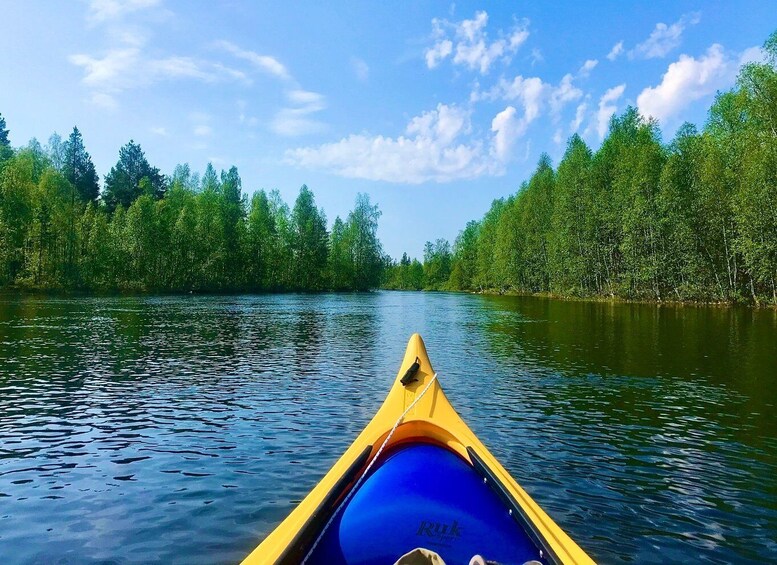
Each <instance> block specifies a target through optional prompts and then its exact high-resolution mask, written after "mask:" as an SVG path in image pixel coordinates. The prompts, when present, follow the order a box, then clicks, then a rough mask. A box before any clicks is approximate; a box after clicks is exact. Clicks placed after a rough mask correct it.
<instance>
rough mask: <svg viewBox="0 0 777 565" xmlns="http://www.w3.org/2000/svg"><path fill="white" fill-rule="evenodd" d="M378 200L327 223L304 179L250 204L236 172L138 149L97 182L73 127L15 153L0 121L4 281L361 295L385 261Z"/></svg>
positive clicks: (0, 274) (0, 271)
mask: <svg viewBox="0 0 777 565" xmlns="http://www.w3.org/2000/svg"><path fill="white" fill-rule="evenodd" d="M379 217H380V211H379V210H378V207H377V206H375V205H373V204H371V203H370V200H369V197H368V196H367V195H362V194H360V195H358V196H357V199H356V204H355V207H354V209H353V211H352V212H351V213H350V214H349V215H348V217H347V218H346V219H345V220H342V219H340V218H339V217H338V218H337V219H336V220H335V222H334V225H333V227H332V230H331V232H330V231H328V230H327V221H326V216H325V215H324V211H323V210H321V209H319V208H317V207H316V204H315V200H314V197H313V193H312V192H311V191H310V190H309V189H308V188H307V187H306V186H302V188H301V190H300V192H299V196H298V197H297V199H296V201H295V202H294V206H293V207H292V208H289V206H288V205H287V204H286V203H284V201H283V200H282V199H281V197H280V194H279V193H278V192H277V191H272V192H269V193H267V192H265V191H264V190H261V191H259V192H256V193H255V194H254V195H253V197H252V198H251V200H250V202H249V201H248V200H247V198H246V196H245V195H244V194H243V192H242V184H241V179H240V175H239V174H238V171H237V169H236V168H235V167H232V168H230V169H229V170H228V171H221V173H220V174H217V173H216V170H215V169H214V168H213V166H212V165H211V164H208V166H207V168H206V169H205V173H204V174H203V175H202V177H200V176H199V175H198V174H196V173H192V171H191V170H190V168H189V166H188V165H178V166H177V167H176V168H175V171H174V172H173V174H172V175H171V176H169V177H168V176H166V175H163V174H162V173H160V171H159V169H157V168H156V167H152V166H151V165H150V164H149V163H148V161H147V159H146V157H145V155H144V153H143V151H142V149H141V147H140V145H138V144H136V143H134V142H133V141H130V142H129V143H128V144H127V145H125V146H124V147H122V148H121V151H120V153H119V159H118V162H117V163H116V165H115V166H114V167H113V168H112V169H111V171H110V172H109V174H108V175H107V176H106V177H105V182H104V187H103V190H102V191H101V190H100V186H99V177H98V175H97V173H96V171H95V167H94V165H93V163H92V160H91V157H90V155H89V153H88V152H87V151H86V149H85V147H84V143H83V139H82V137H81V134H80V132H79V131H78V129H77V128H74V129H73V132H72V134H71V135H70V136H69V138H68V139H67V140H65V141H63V140H62V139H61V138H60V137H59V136H57V135H56V134H55V135H53V136H52V137H51V139H50V140H49V143H48V145H47V146H46V147H45V148H44V147H42V146H41V145H40V143H38V142H37V141H35V140H33V141H31V142H30V144H29V145H28V146H27V147H24V148H21V149H13V148H12V147H11V145H10V142H9V139H8V130H7V129H6V123H5V120H4V119H3V117H2V116H0V288H2V287H9V286H13V287H24V288H35V289H83V290H137V291H290V290H302V291H317V290H329V289H331V290H366V289H370V288H375V287H377V286H378V285H379V283H380V279H381V272H382V269H383V265H384V264H385V259H384V258H383V251H382V248H381V244H380V241H379V240H378V237H377V228H378V218H379Z"/></svg>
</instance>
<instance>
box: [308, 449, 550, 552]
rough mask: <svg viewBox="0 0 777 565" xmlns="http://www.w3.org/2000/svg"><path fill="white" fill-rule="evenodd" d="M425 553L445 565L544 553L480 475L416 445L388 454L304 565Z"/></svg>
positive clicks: (455, 458) (453, 456) (439, 452)
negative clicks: (417, 550)
mask: <svg viewBox="0 0 777 565" xmlns="http://www.w3.org/2000/svg"><path fill="white" fill-rule="evenodd" d="M417 547H424V548H426V549H430V550H432V551H435V552H436V553H438V554H439V555H440V557H442V558H443V560H445V562H446V563H469V560H470V558H471V557H472V556H473V555H476V554H479V555H482V556H483V557H484V558H485V559H487V560H490V561H496V562H498V563H502V564H505V565H509V564H511V563H525V562H527V561H530V560H533V559H534V560H539V559H540V555H541V552H540V550H539V548H537V547H536V546H535V545H534V543H533V542H532V541H531V539H530V538H529V537H528V535H527V534H526V533H525V532H524V531H523V530H522V529H521V528H520V526H519V525H518V524H517V523H516V521H515V520H514V519H513V517H512V516H511V515H510V512H509V510H508V509H507V508H506V507H505V506H504V505H503V504H502V502H501V501H500V500H499V498H498V497H497V495H496V494H495V493H494V492H493V491H492V490H491V488H490V487H489V486H487V485H486V484H485V483H484V481H483V477H481V476H480V475H479V474H478V473H477V472H476V471H475V469H474V468H473V467H472V466H471V465H470V464H469V463H467V462H465V461H463V460H462V459H461V458H460V457H459V456H458V455H456V454H454V453H453V452H451V451H449V450H447V449H445V448H443V447H439V446H437V445H430V444H413V445H409V446H402V447H399V448H397V449H396V450H395V451H394V452H393V453H391V454H389V455H388V456H387V457H386V459H385V460H384V461H383V462H382V463H381V464H380V465H379V466H378V468H377V470H375V471H374V472H373V473H372V474H371V475H370V476H369V477H367V478H366V479H365V480H364V482H363V483H362V484H361V486H360V487H359V490H358V491H357V492H356V493H355V494H354V495H353V497H352V498H351V499H350V500H349V501H348V503H347V505H346V506H345V507H343V508H340V509H339V512H338V513H337V515H336V517H335V519H334V520H333V521H332V524H331V525H330V527H329V529H328V530H327V531H326V533H325V535H324V537H323V538H322V539H321V541H320V543H319V545H318V546H317V547H316V550H315V551H314V552H313V554H312V555H311V556H310V558H309V561H308V562H309V563H321V564H325V563H326V564H329V563H331V564H336V563H362V564H365V565H367V564H376V565H377V564H382V565H385V564H387V563H394V562H395V561H396V560H397V559H398V558H399V557H400V556H402V555H403V554H405V553H407V552H409V551H410V550H412V549H414V548H417Z"/></svg>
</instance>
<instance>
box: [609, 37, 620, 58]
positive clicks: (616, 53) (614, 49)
mask: <svg viewBox="0 0 777 565" xmlns="http://www.w3.org/2000/svg"><path fill="white" fill-rule="evenodd" d="M621 53H623V41H619V42H618V43H616V44H615V45H613V46H612V49H610V52H609V53H607V58H608V59H609V60H610V61H614V60H615V59H617V58H618V56H619V55H620V54H621Z"/></svg>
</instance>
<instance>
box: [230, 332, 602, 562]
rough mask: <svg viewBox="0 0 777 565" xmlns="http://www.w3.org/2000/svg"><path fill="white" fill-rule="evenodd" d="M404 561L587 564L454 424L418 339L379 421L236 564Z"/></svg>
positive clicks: (501, 469)
mask: <svg viewBox="0 0 777 565" xmlns="http://www.w3.org/2000/svg"><path fill="white" fill-rule="evenodd" d="M414 550H415V552H414ZM408 554H410V555H414V556H416V557H417V556H418V555H421V554H422V555H427V556H432V557H428V559H429V562H430V563H431V562H434V563H440V562H444V563H446V564H447V565H451V564H453V563H465V564H466V563H470V560H473V561H472V562H473V563H480V562H484V563H488V562H495V563H499V564H500V565H508V564H513V563H515V564H524V563H529V562H539V563H593V560H592V559H591V558H590V557H588V555H586V553H585V552H584V551H583V550H582V549H581V548H580V547H579V546H578V545H577V544H576V543H575V542H574V541H573V540H572V539H571V538H570V537H569V536H568V535H567V534H566V533H564V531H563V530H562V529H561V528H560V527H559V526H558V525H557V524H556V523H555V522H554V521H553V520H552V519H551V518H550V517H549V516H548V515H547V514H546V513H545V512H544V511H543V510H542V508H540V507H539V506H538V505H537V503H536V502H534V500H532V499H531V497H530V496H529V495H528V494H527V493H526V491H524V490H523V489H522V488H521V487H520V486H519V485H518V483H516V482H515V480H513V478H512V477H511V476H510V475H509V474H508V472H507V471H506V470H505V469H504V467H502V465H500V464H499V462H498V461H497V460H496V458H495V457H494V456H493V455H491V453H490V452H489V451H488V449H486V447H485V446H484V445H483V444H482V443H481V442H480V440H478V438H477V437H476V436H475V434H474V433H473V432H472V430H470V429H469V427H467V425H466V424H465V423H464V421H463V420H462V419H461V417H460V416H459V415H458V414H457V413H456V411H455V410H454V409H453V406H451V404H450V403H449V402H448V399H447V398H446V397H445V393H444V392H443V390H442V388H441V387H440V384H439V382H438V380H437V375H436V373H435V372H434V370H433V369H432V365H431V363H430V362H429V357H428V356H427V353H426V347H425V345H424V342H423V340H422V339H421V336H419V335H418V334H414V335H413V336H412V337H411V338H410V341H409V343H408V345H407V351H406V352H405V358H404V361H403V362H402V366H401V367H400V370H399V373H398V375H397V380H396V382H395V383H394V385H393V386H392V387H391V390H390V391H389V393H388V396H387V397H386V400H385V401H384V402H383V405H382V406H381V408H380V409H379V410H378V412H377V414H375V416H374V417H373V419H372V420H371V421H370V423H369V424H367V427H366V428H364V430H363V431H362V433H361V434H359V436H358V437H357V438H356V440H354V442H353V443H352V444H351V446H350V447H349V448H348V450H347V451H346V452H345V453H344V454H343V456H342V457H341V458H340V459H339V460H338V461H337V463H335V464H334V466H333V467H332V468H331V469H330V470H329V472H328V473H327V474H326V476H324V478H323V479H321V481H320V482H319V483H318V484H317V485H316V486H315V487H314V488H313V490H312V491H311V492H310V494H308V495H307V496H306V497H305V499H304V500H303V501H302V502H301V503H300V504H299V506H297V507H296V508H295V509H294V510H293V511H292V512H291V514H289V516H288V517H287V518H286V519H285V520H284V521H283V522H282V523H281V524H280V525H279V526H278V527H277V528H275V530H274V531H273V532H272V533H270V535H269V536H267V538H266V539H265V540H264V541H263V542H262V543H261V544H260V545H259V546H258V547H257V548H256V549H255V550H254V551H253V552H251V554H250V555H248V557H246V559H245V560H244V561H243V563H244V564H258V563H311V564H312V563H325V564H336V563H349V564H351V563H359V564H373V563H374V564H378V563H380V564H382V565H390V564H392V563H396V562H397V561H399V560H400V558H402V556H408ZM434 556H436V557H434ZM475 556H480V557H479V558H476V557H475ZM404 559H405V560H406V561H402V562H412V558H411V557H405V558H404ZM432 559H436V561H432ZM476 559H480V561H477V560H476Z"/></svg>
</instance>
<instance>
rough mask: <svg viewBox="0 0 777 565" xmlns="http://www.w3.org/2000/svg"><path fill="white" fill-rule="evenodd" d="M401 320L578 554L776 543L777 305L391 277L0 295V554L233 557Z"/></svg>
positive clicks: (380, 377) (366, 401)
mask: <svg viewBox="0 0 777 565" xmlns="http://www.w3.org/2000/svg"><path fill="white" fill-rule="evenodd" d="M414 331H418V332H421V334H422V335H423V336H424V338H425V340H426V343H427V347H428V350H429V353H430V356H431V358H432V362H433V363H434V365H435V368H436V369H437V370H438V371H439V372H440V380H441V382H442V385H443V386H444V388H445V389H446V392H447V393H448V395H449V397H450V399H451V401H452V402H453V404H454V406H455V407H456V408H457V409H458V410H459V411H460V413H461V414H462V416H463V417H464V418H465V420H466V421H467V422H468V423H469V424H470V426H471V427H472V428H473V429H474V431H475V432H476V433H477V434H478V435H479V436H480V437H481V439H482V440H483V441H484V443H485V444H486V445H488V446H489V447H490V448H491V450H492V451H493V452H494V454H495V455H496V456H497V457H498V458H499V459H500V460H501V461H502V462H503V464H504V465H505V466H506V467H507V468H508V469H509V470H510V471H511V473H512V474H513V476H514V477H515V478H516V479H517V480H518V482H519V483H521V485H522V486H524V488H526V489H527V490H528V491H529V493H530V494H531V495H532V496H533V497H534V498H535V499H536V500H537V501H538V502H539V503H540V504H541V505H542V506H543V507H544V508H545V509H546V511H548V513H549V514H550V515H551V516H552V517H553V518H554V519H555V520H556V521H557V522H558V523H559V524H560V525H561V526H562V527H563V528H564V529H565V530H566V531H567V532H568V533H569V534H570V535H571V536H572V537H573V538H574V539H575V540H576V541H577V542H578V543H579V544H580V545H581V546H582V547H584V548H585V549H586V550H587V551H588V552H589V553H590V554H591V555H592V556H593V557H594V558H596V559H597V560H601V561H602V562H608V563H614V562H631V561H638V562H644V563H667V562H679V561H707V562H718V563H731V562H737V563H745V562H769V561H771V562H774V561H777V415H775V404H777V313H775V312H774V311H772V310H768V311H752V310H747V309H721V308H709V307H685V308H676V307H655V306H640V305H627V304H621V305H612V304H602V303H578V302H560V301H551V300H542V299H534V298H514V297H510V298H508V297H503V298H497V297H480V296H469V295H462V294H429V293H388V292H385V293H371V294H361V295H356V294H354V295H349V294H339V295H335V294H330V295H318V296H314V295H283V296H235V297H223V296H220V297H198V296H193V297H170V298H135V297H130V298H126V297H124V298H115V297H111V298H72V299H70V298H68V299H51V298H33V297H27V298H20V297H13V296H11V297H9V296H6V297H0V556H2V557H1V558H0V561H2V563H94V562H101V563H152V562H163V563H166V562H181V563H234V562H236V561H239V560H240V559H241V558H242V557H243V556H244V555H245V554H246V553H248V552H249V551H250V550H251V549H252V548H253V547H254V546H255V545H256V544H257V543H258V542H259V541H261V539H262V538H263V536H264V535H266V534H267V533H268V532H269V531H270V530H271V529H272V528H273V527H274V526H275V525H276V524H277V523H278V522H279V521H280V520H281V519H282V518H283V517H284V516H285V515H286V514H287V513H288V512H289V510H291V508H292V507H293V506H294V505H295V504H296V503H297V502H298V501H299V500H300V499H301V498H302V497H303V496H304V495H305V494H306V493H307V492H308V491H309V490H310V488H311V487H312V486H313V485H314V484H315V483H316V481H317V480H318V479H320V478H321V476H322V475H323V474H324V473H325V472H326V471H327V469H328V468H329V466H330V465H331V464H332V463H333V462H334V461H335V460H336V459H337V458H338V456H339V455H340V454H341V453H342V452H343V451H344V449H345V448H346V447H347V446H348V445H349V443H350V442H351V440H353V438H354V437H355V436H356V435H357V434H358V432H359V431H360V430H361V429H362V427H363V426H364V425H365V424H366V423H367V421H368V420H369V419H370V417H371V416H372V414H373V413H374V412H375V410H376V409H377V408H378V406H379V405H380V403H381V402H382V400H383V398H384V396H385V394H386V392H387V391H388V389H389V387H390V385H391V382H392V379H393V378H394V376H395V374H396V371H397V369H398V364H399V362H400V360H401V357H402V354H403V351H404V348H405V345H406V342H407V339H408V337H409V336H410V334H411V333H412V332H414Z"/></svg>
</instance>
